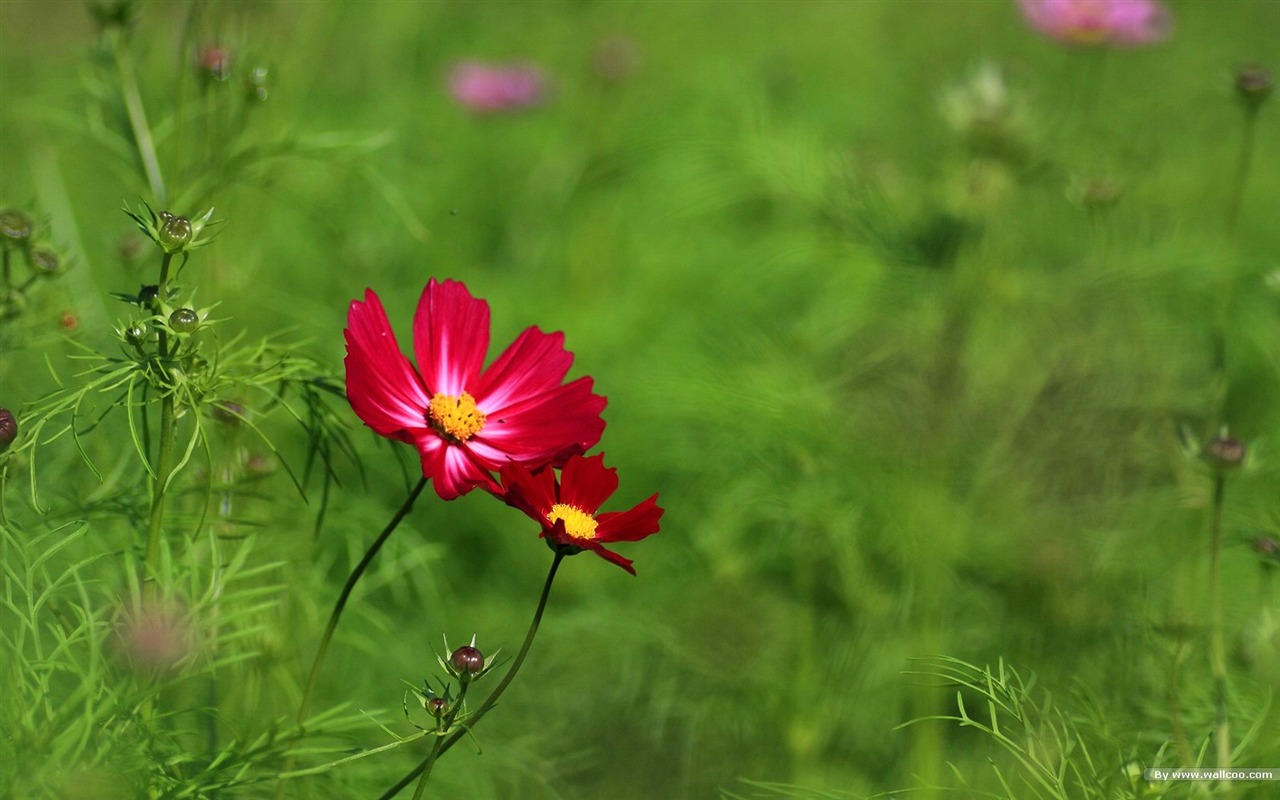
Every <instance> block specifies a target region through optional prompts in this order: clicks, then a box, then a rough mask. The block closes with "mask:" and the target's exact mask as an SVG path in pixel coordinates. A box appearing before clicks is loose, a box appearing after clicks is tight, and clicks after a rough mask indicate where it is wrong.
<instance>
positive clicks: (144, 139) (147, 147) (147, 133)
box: [111, 34, 166, 204]
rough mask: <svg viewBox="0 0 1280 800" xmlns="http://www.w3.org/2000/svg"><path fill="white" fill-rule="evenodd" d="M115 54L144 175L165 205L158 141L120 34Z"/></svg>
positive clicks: (114, 44)
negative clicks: (157, 148)
mask: <svg viewBox="0 0 1280 800" xmlns="http://www.w3.org/2000/svg"><path fill="white" fill-rule="evenodd" d="M111 49H112V53H113V55H114V56H115V62H116V71H117V72H118V73H119V74H120V91H121V93H122V94H123V96H124V107H125V112H126V113H127V114H128V116H129V127H130V128H131V129H132V130H133V140H134V143H135V145H136V146H137V149H138V158H139V159H140V160H141V161H142V169H143V172H145V173H146V176H147V183H148V184H149V185H150V186H151V193H152V194H153V195H154V196H155V199H156V202H158V203H161V204H163V203H165V202H166V197H165V188H164V177H163V176H162V175H161V174H160V158H159V156H158V155H156V143H155V139H154V138H153V137H152V135H151V126H150V125H149V124H148V123H147V111H146V109H145V108H144V107H143V105H142V92H141V91H140V90H139V89H138V76H137V74H136V73H135V72H134V71H133V62H132V61H131V60H130V59H129V56H128V53H127V52H126V49H125V42H124V36H123V35H122V34H116V36H115V40H114V41H113V42H112V47H111Z"/></svg>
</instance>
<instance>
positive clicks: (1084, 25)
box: [1018, 0, 1170, 45]
mask: <svg viewBox="0 0 1280 800" xmlns="http://www.w3.org/2000/svg"><path fill="white" fill-rule="evenodd" d="M1018 5H1020V6H1021V7H1022V13H1023V15H1024V16H1025V17H1026V18H1027V21H1028V22H1029V23H1031V26H1032V27H1033V28H1035V29H1036V30H1038V31H1040V32H1041V33H1043V34H1045V35H1046V36H1049V37H1052V38H1054V39H1057V40H1058V41H1060V42H1065V43H1067V44H1076V45H1093V44H1118V45H1141V44H1149V43H1151V42H1156V41H1159V40H1161V39H1163V38H1165V37H1166V36H1167V35H1168V34H1169V27H1170V18H1169V12H1168V11H1167V10H1166V9H1165V7H1164V6H1163V5H1161V4H1160V2H1159V0H1018Z"/></svg>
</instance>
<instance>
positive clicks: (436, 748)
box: [413, 683, 471, 800]
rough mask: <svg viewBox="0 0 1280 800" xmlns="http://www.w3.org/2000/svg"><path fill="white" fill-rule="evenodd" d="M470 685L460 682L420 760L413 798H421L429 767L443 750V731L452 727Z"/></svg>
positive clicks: (419, 799)
mask: <svg viewBox="0 0 1280 800" xmlns="http://www.w3.org/2000/svg"><path fill="white" fill-rule="evenodd" d="M470 686H471V684H470V683H464V684H462V690H461V691H459V692H458V699H457V701H455V702H454V704H453V708H451V709H449V713H448V714H447V715H446V716H445V718H444V722H443V723H442V724H441V725H440V730H439V732H438V733H437V734H436V740H435V742H434V743H433V744H432V745H431V752H430V753H429V754H428V755H427V760H426V761H424V762H422V777H421V778H419V779H418V788H417V789H414V791H413V800H422V793H423V792H424V791H426V789H427V780H428V779H429V778H430V777H431V768H432V767H433V766H435V763H436V759H438V758H439V757H440V754H441V753H443V752H444V738H445V733H446V732H448V731H449V730H451V729H452V728H453V722H454V720H455V719H457V717H458V712H459V711H461V710H462V702H463V701H464V700H466V698H467V689H468V688H470Z"/></svg>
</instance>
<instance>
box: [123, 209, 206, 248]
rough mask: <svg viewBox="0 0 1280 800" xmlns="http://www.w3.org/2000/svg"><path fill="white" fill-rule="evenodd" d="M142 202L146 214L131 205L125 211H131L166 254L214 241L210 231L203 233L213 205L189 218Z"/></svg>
mask: <svg viewBox="0 0 1280 800" xmlns="http://www.w3.org/2000/svg"><path fill="white" fill-rule="evenodd" d="M142 205H143V208H144V209H145V210H146V213H145V214H144V213H141V212H134V211H132V210H130V209H128V208H126V209H125V210H124V213H126V214H128V215H129V218H130V219H132V220H133V221H134V222H136V223H137V225H138V230H140V231H142V233H143V235H144V236H146V237H147V238H148V239H150V240H151V241H153V242H155V243H156V245H157V246H158V247H159V248H160V249H161V250H162V251H164V253H165V254H166V255H173V254H175V253H188V252H190V251H192V250H195V249H196V248H198V247H204V246H205V245H206V244H208V243H209V242H211V241H213V237H212V236H211V235H204V234H205V229H206V228H207V227H208V226H209V224H210V220H212V219H213V209H212V208H210V209H208V210H206V211H205V212H204V213H203V214H198V215H197V216H195V217H194V218H188V217H180V216H177V215H175V214H172V213H170V212H168V211H153V210H152V208H151V206H149V205H147V203H146V202H143V204H142Z"/></svg>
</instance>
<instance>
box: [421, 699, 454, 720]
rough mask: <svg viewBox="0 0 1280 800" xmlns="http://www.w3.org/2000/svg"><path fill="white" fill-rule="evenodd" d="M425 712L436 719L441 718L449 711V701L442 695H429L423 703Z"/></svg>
mask: <svg viewBox="0 0 1280 800" xmlns="http://www.w3.org/2000/svg"><path fill="white" fill-rule="evenodd" d="M424 705H425V706H426V708H427V713H428V714H430V715H431V716H433V717H435V718H436V719H442V718H443V717H444V715H445V714H447V713H449V701H448V700H446V699H444V698H443V697H431V698H428V699H427V702H426V703H424Z"/></svg>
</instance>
